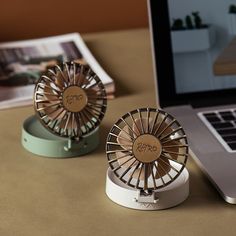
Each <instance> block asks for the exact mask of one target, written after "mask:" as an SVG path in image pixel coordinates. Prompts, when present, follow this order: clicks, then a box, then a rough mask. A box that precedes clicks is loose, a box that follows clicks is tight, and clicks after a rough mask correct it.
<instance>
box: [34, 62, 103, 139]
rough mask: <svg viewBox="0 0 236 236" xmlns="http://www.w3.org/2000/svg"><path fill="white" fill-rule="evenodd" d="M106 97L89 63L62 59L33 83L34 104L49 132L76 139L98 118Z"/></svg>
mask: <svg viewBox="0 0 236 236" xmlns="http://www.w3.org/2000/svg"><path fill="white" fill-rule="evenodd" d="M106 106H107V101H106V92H105V88H104V85H103V83H102V82H101V80H100V79H99V78H98V77H97V75H96V74H95V73H94V72H93V71H92V70H91V69H90V68H89V67H88V66H85V65H82V64H79V63H76V62H65V63H63V64H62V65H60V66H59V65H56V66H55V67H53V68H51V69H49V70H48V71H47V73H46V74H45V75H42V76H41V78H40V79H39V81H38V82H37V84H36V86H35V91H34V108H35V111H36V114H37V115H38V117H39V120H40V121H41V123H42V124H43V125H44V126H45V127H46V128H47V129H48V130H49V131H51V132H52V133H54V134H56V135H59V136H62V137H70V138H75V139H79V138H80V137H82V136H84V135H86V134H88V133H90V132H91V131H92V130H94V129H95V128H96V127H97V126H98V125H99V124H100V122H101V120H102V119H103V117H104V114H105V111H106Z"/></svg>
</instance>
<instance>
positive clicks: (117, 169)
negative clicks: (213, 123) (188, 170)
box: [106, 108, 188, 192]
mask: <svg viewBox="0 0 236 236" xmlns="http://www.w3.org/2000/svg"><path fill="white" fill-rule="evenodd" d="M106 153H107V158H108V163H109V166H110V168H111V170H112V171H113V173H114V174H115V175H116V176H117V178H119V179H120V181H122V182H123V183H124V184H125V185H127V186H129V187H131V188H134V189H139V190H143V191H146V192H148V191H153V190H158V189H161V188H165V187H166V186H168V185H170V184H171V183H172V182H174V181H175V180H176V179H177V178H178V177H179V175H180V174H181V172H182V171H183V170H184V169H185V165H186V161H187V158H188V143H187V138H186V135H185V132H184V130H183V128H182V127H181V125H180V124H179V122H178V121H177V120H176V119H175V118H174V117H172V116H171V115H170V114H168V113H166V112H165V111H163V110H160V109H155V108H141V109H136V110H133V111H131V112H128V113H127V114H125V115H124V116H122V117H121V118H120V119H119V120H118V121H117V122H116V123H115V124H114V126H113V127H112V128H111V130H110V133H109V134H108V137H107V145H106Z"/></svg>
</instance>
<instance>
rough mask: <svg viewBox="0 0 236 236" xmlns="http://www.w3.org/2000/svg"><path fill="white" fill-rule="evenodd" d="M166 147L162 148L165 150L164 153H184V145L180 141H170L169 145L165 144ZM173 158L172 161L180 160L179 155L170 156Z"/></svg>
mask: <svg viewBox="0 0 236 236" xmlns="http://www.w3.org/2000/svg"><path fill="white" fill-rule="evenodd" d="M165 145H166V147H165V146H162V148H163V149H164V151H166V152H167V153H168V152H176V153H184V150H183V147H181V145H183V144H182V143H181V142H180V141H176V140H173V141H170V142H168V143H166V144H165ZM169 155H170V156H171V158H172V159H175V160H177V159H178V155H177V154H173V153H172V154H169Z"/></svg>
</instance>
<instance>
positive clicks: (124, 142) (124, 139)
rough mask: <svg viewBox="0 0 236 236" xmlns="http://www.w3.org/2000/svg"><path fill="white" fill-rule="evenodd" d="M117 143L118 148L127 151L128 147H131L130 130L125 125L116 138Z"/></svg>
mask: <svg viewBox="0 0 236 236" xmlns="http://www.w3.org/2000/svg"><path fill="white" fill-rule="evenodd" d="M117 143H118V144H120V146H121V147H122V148H123V149H124V150H127V149H129V147H130V148H131V147H132V139H131V135H130V130H129V127H128V126H127V125H126V126H124V128H123V129H122V131H120V133H119V134H118V136H117Z"/></svg>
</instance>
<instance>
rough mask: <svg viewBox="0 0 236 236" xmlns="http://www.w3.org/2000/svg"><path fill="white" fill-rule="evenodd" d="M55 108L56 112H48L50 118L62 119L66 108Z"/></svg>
mask: <svg viewBox="0 0 236 236" xmlns="http://www.w3.org/2000/svg"><path fill="white" fill-rule="evenodd" d="M54 110H55V111H54V112H52V113H48V114H47V116H48V118H50V119H51V120H54V119H56V120H59V119H61V118H62V117H63V114H64V113H65V110H64V109H63V108H59V109H54ZM63 111H64V112H63Z"/></svg>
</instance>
